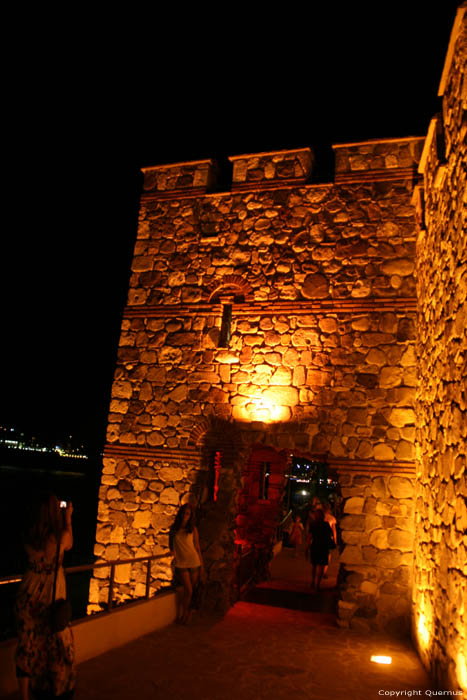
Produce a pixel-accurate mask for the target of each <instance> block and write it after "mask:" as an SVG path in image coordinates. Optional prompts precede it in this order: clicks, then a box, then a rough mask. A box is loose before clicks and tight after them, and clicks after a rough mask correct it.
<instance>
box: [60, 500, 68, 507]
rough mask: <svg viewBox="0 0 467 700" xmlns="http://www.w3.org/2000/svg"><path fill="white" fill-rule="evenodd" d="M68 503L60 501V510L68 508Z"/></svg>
mask: <svg viewBox="0 0 467 700" xmlns="http://www.w3.org/2000/svg"><path fill="white" fill-rule="evenodd" d="M67 505H68V503H67V502H66V501H60V508H66V507H67Z"/></svg>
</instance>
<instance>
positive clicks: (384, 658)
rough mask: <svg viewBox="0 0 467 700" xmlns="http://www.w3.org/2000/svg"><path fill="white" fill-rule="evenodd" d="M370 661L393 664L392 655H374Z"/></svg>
mask: <svg viewBox="0 0 467 700" xmlns="http://www.w3.org/2000/svg"><path fill="white" fill-rule="evenodd" d="M370 661H373V663H375V664H392V656H372V657H371V659H370Z"/></svg>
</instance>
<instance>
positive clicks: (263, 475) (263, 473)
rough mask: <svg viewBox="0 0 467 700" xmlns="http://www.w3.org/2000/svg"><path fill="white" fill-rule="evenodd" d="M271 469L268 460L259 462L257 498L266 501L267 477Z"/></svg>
mask: <svg viewBox="0 0 467 700" xmlns="http://www.w3.org/2000/svg"><path fill="white" fill-rule="evenodd" d="M270 470H271V464H270V463H269V462H261V468H260V473H259V500H260V501H267V500H268V494H269V477H270V474H271V472H270Z"/></svg>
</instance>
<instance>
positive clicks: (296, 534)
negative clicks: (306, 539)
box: [289, 515, 304, 557]
mask: <svg viewBox="0 0 467 700" xmlns="http://www.w3.org/2000/svg"><path fill="white" fill-rule="evenodd" d="M303 531H304V527H303V524H302V521H301V519H300V516H299V515H296V516H295V521H294V524H293V526H292V530H291V532H290V535H289V542H290V544H291V545H292V546H293V547H295V553H294V556H295V557H298V550H299V549H300V547H301V546H302V544H303Z"/></svg>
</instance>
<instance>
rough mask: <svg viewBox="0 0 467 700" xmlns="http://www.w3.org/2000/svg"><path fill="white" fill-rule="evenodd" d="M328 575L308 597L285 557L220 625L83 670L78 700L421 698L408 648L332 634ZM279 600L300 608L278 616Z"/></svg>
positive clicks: (163, 635) (302, 573)
mask: <svg viewBox="0 0 467 700" xmlns="http://www.w3.org/2000/svg"><path fill="white" fill-rule="evenodd" d="M336 568H337V567H336V563H334V566H333V567H331V570H330V577H329V579H327V580H326V581H325V582H324V584H325V586H326V588H325V590H324V591H323V592H322V593H318V594H316V593H312V592H311V590H310V588H309V569H308V565H307V564H306V563H305V562H304V560H303V559H302V558H300V559H298V560H296V559H294V557H293V555H292V552H291V551H288V550H286V551H284V552H283V553H282V554H281V555H280V558H278V559H277V561H276V560H275V562H274V563H273V566H272V576H273V578H272V580H271V581H269V582H267V583H266V584H263V585H262V586H261V587H260V588H258V589H257V590H256V591H255V592H253V593H252V595H251V596H249V600H246V601H243V602H239V603H237V604H236V605H235V606H234V607H233V608H232V609H231V610H230V612H229V613H228V614H227V615H226V617H224V618H223V619H214V618H210V617H201V616H197V617H195V618H194V619H193V621H192V623H191V624H190V625H189V626H188V627H184V626H179V625H175V624H174V625H171V626H170V627H167V628H165V629H163V630H160V631H158V632H154V633H152V634H150V635H147V636H145V637H142V638H140V639H138V640H136V641H135V642H132V643H130V644H127V645H125V646H123V647H120V648H119V649H116V650H114V651H112V652H109V653H107V654H103V655H102V656H100V657H98V658H95V659H92V660H90V661H87V662H86V663H83V664H81V665H80V666H79V667H78V685H77V692H76V700H97V699H99V700H103V699H107V698H112V700H130V699H132V700H133V699H134V700H146V699H147V700H149V699H151V700H159V699H161V700H162V698H163V699H164V700H172V699H176V700H178V699H179V698H185V697H186V698H189V699H190V700H229V699H230V698H232V699H233V698H239V699H240V700H253V699H254V700H262V699H263V698H264V699H266V698H267V699H268V700H286V699H287V700H302V699H303V700H305V699H306V700H308V699H309V700H330V699H332V700H344V699H345V698H350V699H352V700H377V699H378V698H381V697H390V696H389V694H386V693H385V691H395V690H399V691H401V690H405V691H406V693H405V695H407V691H413V690H419V691H421V692H420V695H423V696H424V690H425V689H428V688H430V687H432V686H431V685H430V683H429V680H428V678H427V676H426V674H425V672H424V670H423V668H422V666H421V664H420V662H419V660H418V657H417V656H416V654H415V652H414V651H413V649H412V648H411V646H410V645H409V644H408V643H404V642H399V641H394V640H390V639H387V638H378V637H375V636H372V635H366V634H361V633H359V632H354V631H348V630H342V629H340V628H338V627H337V626H336V623H335V617H334V615H333V614H332V604H333V600H334V597H333V593H332V586H333V583H334V574H335V571H336ZM284 574H286V575H288V577H289V580H288V583H285V582H284V579H281V578H280V576H283V575H284ZM287 588H292V589H293V593H292V594H290V593H287ZM268 595H269V596H270V599H269V603H271V602H272V605H271V604H265V603H266V602H268V601H267V596H268ZM281 596H282V598H281ZM297 596H298V597H299V598H300V597H302V603H303V601H305V598H304V597H303V596H306V600H308V608H307V606H306V605H303V604H298V603H296V600H297ZM255 597H256V598H255ZM261 597H263V599H262V600H260V601H259V602H258V598H261ZM281 600H282V602H284V601H285V602H287V601H288V602H290V601H294V600H295V608H300V607H301V608H303V607H305V609H291V608H286V607H281ZM323 605H324V606H327V609H326V610H324V611H322V610H320V607H322V606H323ZM310 610H311V612H310ZM375 653H380V654H387V655H390V656H392V659H393V662H392V665H391V666H380V665H376V664H374V663H372V662H371V661H370V656H371V655H372V654H375ZM414 695H418V693H417V694H414ZM392 697H397V696H396V695H395V694H394V695H392ZM399 697H400V695H399Z"/></svg>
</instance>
